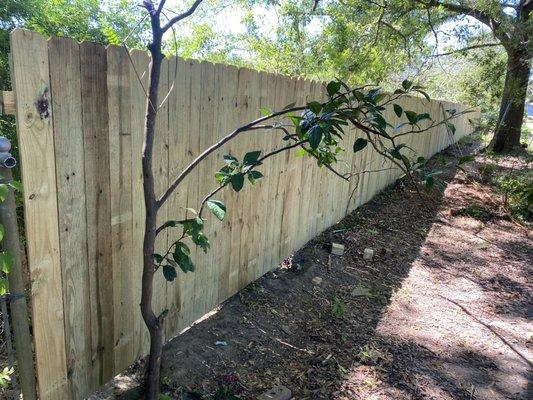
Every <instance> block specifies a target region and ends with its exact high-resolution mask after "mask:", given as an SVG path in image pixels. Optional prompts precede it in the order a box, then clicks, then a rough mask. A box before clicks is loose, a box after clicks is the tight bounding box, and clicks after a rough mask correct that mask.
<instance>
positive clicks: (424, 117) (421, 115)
mask: <svg viewBox="0 0 533 400" xmlns="http://www.w3.org/2000/svg"><path fill="white" fill-rule="evenodd" d="M416 119H417V121H416V122H420V121H423V120H425V119H431V117H430V116H429V114H428V113H424V114H418V116H417V118H416Z"/></svg>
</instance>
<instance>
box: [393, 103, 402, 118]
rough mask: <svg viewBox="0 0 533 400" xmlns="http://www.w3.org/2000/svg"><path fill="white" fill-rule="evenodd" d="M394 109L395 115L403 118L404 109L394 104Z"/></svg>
mask: <svg viewBox="0 0 533 400" xmlns="http://www.w3.org/2000/svg"><path fill="white" fill-rule="evenodd" d="M393 107H394V113H395V114H396V116H397V117H398V118H400V117H401V116H402V112H403V108H402V107H401V106H400V105H399V104H394V105H393Z"/></svg>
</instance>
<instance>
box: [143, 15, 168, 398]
mask: <svg viewBox="0 0 533 400" xmlns="http://www.w3.org/2000/svg"><path fill="white" fill-rule="evenodd" d="M149 5H150V6H151V4H149ZM148 12H150V16H151V23H152V33H153V42H152V43H151V44H150V45H149V46H148V48H149V50H150V53H151V55H152V62H151V66H150V86H149V89H148V101H147V105H146V126H145V132H144V142H143V149H142V169H143V191H144V202H145V205H146V217H145V231H144V241H143V274H142V294H141V304H140V307H141V314H142V316H143V319H144V322H145V323H146V326H147V328H148V331H149V332H150V356H149V358H148V368H147V370H146V397H145V398H146V400H157V398H158V397H159V377H160V369H161V355H162V352H163V343H164V340H165V338H164V315H160V316H156V315H155V313H154V310H153V306H152V300H153V291H154V288H153V286H154V274H155V272H156V268H155V264H154V260H153V254H154V250H155V249H154V247H155V237H156V230H157V225H156V223H157V211H158V205H157V199H156V197H155V190H154V174H153V169H152V155H153V147H154V137H155V134H156V132H155V122H156V117H157V108H158V107H157V106H158V95H157V91H158V88H159V78H160V75H161V62H162V60H163V54H162V52H161V41H162V37H163V32H162V30H161V25H160V21H159V15H158V14H157V13H155V10H154V9H153V6H151V7H150V8H149V10H148Z"/></svg>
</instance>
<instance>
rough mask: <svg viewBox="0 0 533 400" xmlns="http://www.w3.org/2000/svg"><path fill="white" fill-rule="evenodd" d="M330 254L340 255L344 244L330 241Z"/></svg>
mask: <svg viewBox="0 0 533 400" xmlns="http://www.w3.org/2000/svg"><path fill="white" fill-rule="evenodd" d="M331 254H333V255H335V256H342V255H343V254H344V246H343V245H342V244H339V243H331Z"/></svg>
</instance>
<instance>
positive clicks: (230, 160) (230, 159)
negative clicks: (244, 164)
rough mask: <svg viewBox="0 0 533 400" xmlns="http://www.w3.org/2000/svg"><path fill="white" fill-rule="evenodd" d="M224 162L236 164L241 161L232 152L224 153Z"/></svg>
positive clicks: (231, 164)
mask: <svg viewBox="0 0 533 400" xmlns="http://www.w3.org/2000/svg"><path fill="white" fill-rule="evenodd" d="M224 162H225V163H226V164H228V165H230V166H233V165H236V164H238V163H239V160H237V159H236V158H235V157H233V156H232V155H231V154H225V155H224Z"/></svg>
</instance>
